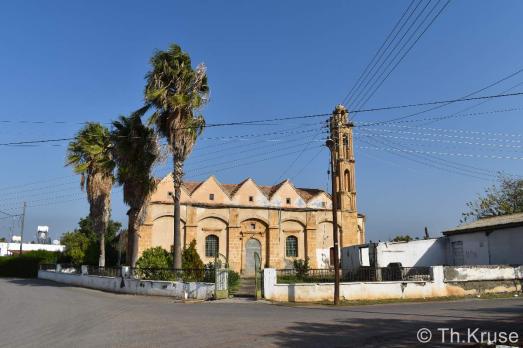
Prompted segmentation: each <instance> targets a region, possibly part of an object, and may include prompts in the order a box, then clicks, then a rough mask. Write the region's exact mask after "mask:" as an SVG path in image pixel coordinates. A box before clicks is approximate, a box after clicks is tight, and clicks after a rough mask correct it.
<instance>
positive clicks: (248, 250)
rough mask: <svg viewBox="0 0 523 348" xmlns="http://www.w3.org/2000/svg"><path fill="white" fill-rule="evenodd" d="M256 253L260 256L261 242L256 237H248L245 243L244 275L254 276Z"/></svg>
mask: <svg viewBox="0 0 523 348" xmlns="http://www.w3.org/2000/svg"><path fill="white" fill-rule="evenodd" d="M255 253H258V255H260V257H261V244H260V242H259V241H257V240H256V239H253V238H251V239H249V240H248V241H247V243H246V245H245V276H246V277H254V275H255V274H256V264H255V256H254V254H255Z"/></svg>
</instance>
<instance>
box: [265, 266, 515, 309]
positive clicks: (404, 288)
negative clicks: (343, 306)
mask: <svg viewBox="0 0 523 348" xmlns="http://www.w3.org/2000/svg"><path fill="white" fill-rule="evenodd" d="M509 268H510V269H512V277H511V278H510V277H509V273H508V272H507V271H506V270H505V269H503V271H502V275H496V274H494V273H495V269H490V270H491V272H493V274H491V275H489V276H485V275H483V276H482V277H479V276H478V273H474V275H473V274H469V273H467V272H465V271H463V270H449V269H446V267H443V266H434V267H431V269H432V274H433V281H384V282H350V283H341V284H340V299H341V300H342V301H357V300H382V299H423V298H430V297H446V296H468V295H481V294H484V293H508V292H517V291H521V286H522V278H523V277H522V273H521V267H519V268H518V267H516V268H514V267H509ZM518 272H519V273H518ZM480 273H481V272H480ZM445 274H449V276H450V274H452V275H453V277H451V278H449V280H447V279H445ZM455 277H458V278H459V279H460V280H459V281H456V280H454V279H455ZM489 277H490V278H492V279H487V278H489ZM496 277H497V278H496ZM333 294H334V284H333V283H299V284H278V283H277V282H276V270H275V269H271V268H265V270H264V296H265V298H266V299H267V300H272V301H280V302H321V301H332V300H333Z"/></svg>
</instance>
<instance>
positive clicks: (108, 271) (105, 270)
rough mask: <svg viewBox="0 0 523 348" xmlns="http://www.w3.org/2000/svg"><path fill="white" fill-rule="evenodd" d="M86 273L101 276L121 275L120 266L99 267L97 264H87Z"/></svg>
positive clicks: (114, 276)
mask: <svg viewBox="0 0 523 348" xmlns="http://www.w3.org/2000/svg"><path fill="white" fill-rule="evenodd" d="M87 274H88V275H95V276H101V277H113V278H116V277H121V276H122V268H121V267H99V266H87Z"/></svg>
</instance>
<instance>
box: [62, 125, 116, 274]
mask: <svg viewBox="0 0 523 348" xmlns="http://www.w3.org/2000/svg"><path fill="white" fill-rule="evenodd" d="M66 165H68V166H72V167H73V170H74V172H75V173H77V174H80V175H81V179H80V186H81V188H82V190H84V189H87V200H88V202H89V218H90V219H91V221H92V223H93V229H94V230H95V232H96V233H97V234H98V236H99V238H100V258H99V260H98V265H99V266H100V267H105V234H106V232H107V226H108V224H109V216H110V213H111V189H112V187H113V183H114V176H113V170H114V161H113V159H112V155H111V139H110V133H109V130H108V129H107V128H106V127H104V126H102V125H101V124H99V123H87V124H86V125H85V127H84V128H82V129H81V130H80V131H79V132H78V134H77V135H76V137H75V138H74V140H73V141H71V142H70V143H69V147H68V148H67V161H66Z"/></svg>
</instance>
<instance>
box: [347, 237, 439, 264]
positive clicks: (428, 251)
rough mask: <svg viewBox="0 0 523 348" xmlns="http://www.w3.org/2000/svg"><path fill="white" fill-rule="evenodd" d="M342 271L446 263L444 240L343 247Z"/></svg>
mask: <svg viewBox="0 0 523 348" xmlns="http://www.w3.org/2000/svg"><path fill="white" fill-rule="evenodd" d="M341 261H342V268H343V269H351V270H354V269H358V268H360V267H362V266H363V267H365V266H372V267H387V266H389V265H390V264H398V263H399V264H401V266H402V267H428V266H434V265H443V264H445V263H446V240H445V239H444V238H430V239H420V240H413V241H410V242H379V243H367V244H362V245H355V246H350V247H346V248H342V251H341Z"/></svg>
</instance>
